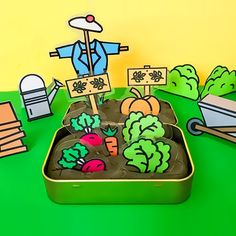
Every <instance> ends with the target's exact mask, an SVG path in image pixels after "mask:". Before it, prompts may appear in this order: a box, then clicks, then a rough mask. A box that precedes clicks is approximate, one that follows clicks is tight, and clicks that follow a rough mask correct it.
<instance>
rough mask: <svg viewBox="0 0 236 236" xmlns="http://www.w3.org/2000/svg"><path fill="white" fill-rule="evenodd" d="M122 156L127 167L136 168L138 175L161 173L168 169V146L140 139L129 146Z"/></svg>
mask: <svg viewBox="0 0 236 236" xmlns="http://www.w3.org/2000/svg"><path fill="white" fill-rule="evenodd" d="M123 155H124V157H125V158H126V159H127V160H128V162H127V165H129V166H134V167H136V168H137V169H138V171H139V172H140V173H163V172H164V171H165V170H167V169H168V167H169V163H168V160H169V159H170V145H168V144H165V143H163V142H156V143H155V142H154V141H152V140H150V139H140V140H138V141H136V142H134V143H132V144H130V145H129V146H128V147H127V148H126V149H125V150H124V152H123Z"/></svg>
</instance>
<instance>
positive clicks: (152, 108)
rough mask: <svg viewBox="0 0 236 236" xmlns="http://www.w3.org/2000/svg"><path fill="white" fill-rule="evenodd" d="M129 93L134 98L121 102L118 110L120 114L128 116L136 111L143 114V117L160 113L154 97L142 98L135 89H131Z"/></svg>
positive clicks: (158, 104)
mask: <svg viewBox="0 0 236 236" xmlns="http://www.w3.org/2000/svg"><path fill="white" fill-rule="evenodd" d="M130 92H131V93H133V94H134V95H135V97H132V98H126V99H125V100H123V102H122V103H121V109H120V110H121V113H122V114H124V115H129V113H130V112H138V111H141V112H143V114H144V115H148V114H152V115H158V114H159V113H160V110H161V107H160V103H159V101H158V100H157V99H156V98H155V97H154V96H151V95H147V96H144V97H142V95H141V93H140V92H139V91H138V90H137V89H135V88H131V89H130Z"/></svg>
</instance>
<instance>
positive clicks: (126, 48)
mask: <svg viewBox="0 0 236 236" xmlns="http://www.w3.org/2000/svg"><path fill="white" fill-rule="evenodd" d="M120 51H121V52H125V51H129V46H120ZM93 52H94V51H93V50H91V53H93ZM49 56H50V57H58V56H59V54H58V52H57V51H53V52H49Z"/></svg>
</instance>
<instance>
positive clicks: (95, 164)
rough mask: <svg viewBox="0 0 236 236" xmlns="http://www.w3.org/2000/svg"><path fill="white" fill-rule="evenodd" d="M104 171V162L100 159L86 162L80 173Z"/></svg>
mask: <svg viewBox="0 0 236 236" xmlns="http://www.w3.org/2000/svg"><path fill="white" fill-rule="evenodd" d="M104 170H105V162H104V161H102V160H100V159H94V160H90V161H88V162H86V163H85V164H84V165H83V166H82V172H85V173H87V172H98V171H104Z"/></svg>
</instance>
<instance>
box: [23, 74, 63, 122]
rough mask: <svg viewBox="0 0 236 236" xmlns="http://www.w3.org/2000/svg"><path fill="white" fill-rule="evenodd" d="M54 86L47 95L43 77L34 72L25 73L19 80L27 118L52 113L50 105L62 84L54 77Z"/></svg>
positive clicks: (30, 118)
mask: <svg viewBox="0 0 236 236" xmlns="http://www.w3.org/2000/svg"><path fill="white" fill-rule="evenodd" d="M53 84H54V87H53V88H52V90H51V92H50V93H49V95H48V94H47V88H46V87H45V83H44V81H43V79H42V78H41V77H40V76H38V75H35V74H30V75H26V76H25V77H23V78H22V80H21V82H20V94H21V97H22V100H23V103H24V106H25V109H26V113H27V116H28V120H29V121H32V120H36V119H39V118H43V117H46V116H50V115H52V111H51V108H50V105H51V103H52V101H53V99H54V97H55V96H56V94H57V91H58V90H59V89H60V87H63V86H64V85H63V84H62V83H61V82H59V81H58V80H56V79H54V82H53Z"/></svg>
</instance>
